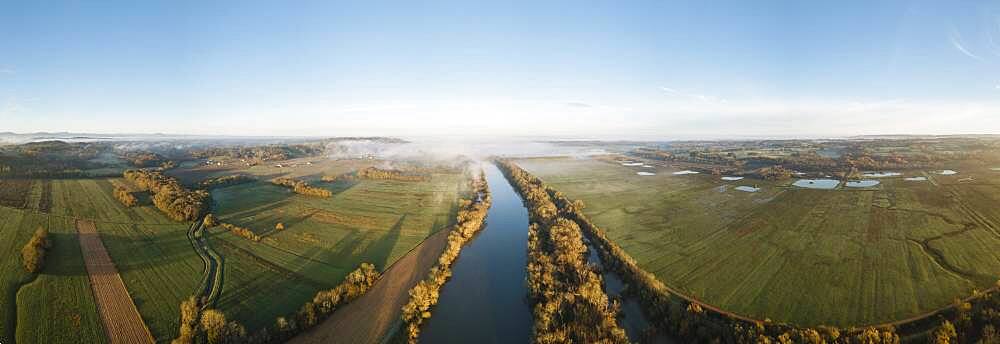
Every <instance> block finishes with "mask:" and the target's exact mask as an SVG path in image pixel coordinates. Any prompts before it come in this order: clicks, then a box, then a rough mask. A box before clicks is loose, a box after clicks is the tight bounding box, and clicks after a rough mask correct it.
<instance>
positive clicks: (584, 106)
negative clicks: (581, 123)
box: [566, 102, 594, 108]
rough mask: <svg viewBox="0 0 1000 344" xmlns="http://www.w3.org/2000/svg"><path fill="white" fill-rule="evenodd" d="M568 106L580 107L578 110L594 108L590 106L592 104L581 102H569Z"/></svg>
mask: <svg viewBox="0 0 1000 344" xmlns="http://www.w3.org/2000/svg"><path fill="white" fill-rule="evenodd" d="M566 106H569V107H578V108H592V107H594V106H593V105H590V104H587V103H581V102H569V103H566Z"/></svg>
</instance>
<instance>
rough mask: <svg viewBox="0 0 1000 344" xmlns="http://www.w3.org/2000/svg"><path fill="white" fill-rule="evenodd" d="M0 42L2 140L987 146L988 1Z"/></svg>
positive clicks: (229, 25) (17, 21)
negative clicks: (816, 141)
mask: <svg viewBox="0 0 1000 344" xmlns="http://www.w3.org/2000/svg"><path fill="white" fill-rule="evenodd" d="M0 42H3V44H2V48H0V49H2V50H3V51H5V52H7V53H6V54H0V129H2V130H3V131H14V132H36V131H69V132H94V133H109V132H135V133H155V132H162V133H171V134H210V135H297V136H299V135H306V136H310V135H311V136H331V135H335V136H351V135H397V136H399V135H428V136H433V135H444V134H456V133H460V134H463V135H470V136H476V135H492V136H510V135H528V136H530V135H537V136H560V137H594V138H623V137H636V138H650V139H654V138H655V139H661V138H725V137H730V136H765V137H791V136H808V137H829V136H847V135H862V134H982V133H993V132H997V131H998V130H1000V116H996V114H998V113H1000V111H998V110H1000V102H998V97H1000V76H998V75H1000V74H998V73H997V72H1000V44H998V43H997V42H1000V5H998V4H996V3H991V2H987V1H973V2H962V3H941V2H931V1H889V2H882V3H878V4H872V3H869V2H861V1H851V2H839V3H837V4H816V3H808V4H803V3H798V2H791V1H778V2H771V3H766V4H760V3H754V4H750V3H744V2H738V1H729V2H724V3H713V4H711V5H708V4H702V3H699V2H653V1H644V2H633V3H628V4H622V3H619V2H586V3H579V2H545V3H542V4H539V3H534V2H513V3H503V4H469V3H463V2H433V3H429V4H407V3H403V4H394V5H393V6H384V5H382V4H375V3H365V4H359V3H348V2H306V3H297V4H294V5H289V4H274V3H271V4H268V3H261V2H252V3H251V2H239V3H237V2H231V3H224V2H220V3H215V4H203V3H195V2H187V3H170V4H150V3H141V4H137V3H131V2H118V3H102V4H88V3H71V2H67V3H60V4H45V5H42V4H34V3H7V4H4V5H0ZM526 124H530V125H526Z"/></svg>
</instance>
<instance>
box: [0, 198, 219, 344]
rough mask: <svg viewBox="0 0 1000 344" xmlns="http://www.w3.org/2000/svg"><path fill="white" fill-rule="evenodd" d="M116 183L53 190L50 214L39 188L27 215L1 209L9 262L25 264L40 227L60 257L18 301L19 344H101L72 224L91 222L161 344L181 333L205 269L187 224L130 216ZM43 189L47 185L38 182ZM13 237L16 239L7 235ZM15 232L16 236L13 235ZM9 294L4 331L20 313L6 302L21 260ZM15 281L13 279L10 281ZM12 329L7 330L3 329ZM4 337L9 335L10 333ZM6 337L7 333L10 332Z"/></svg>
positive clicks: (146, 213)
mask: <svg viewBox="0 0 1000 344" xmlns="http://www.w3.org/2000/svg"><path fill="white" fill-rule="evenodd" d="M113 181H114V182H120V180H112V179H60V180H51V181H46V182H47V183H50V185H51V191H50V192H49V197H50V198H49V199H50V203H51V204H50V207H49V208H50V210H49V213H48V214H45V213H42V212H40V211H39V209H38V208H39V206H38V205H37V203H36V201H34V200H35V199H40V198H41V195H40V193H41V191H38V192H37V194H36V192H35V189H40V188H38V187H36V188H33V192H32V194H31V195H30V196H29V198H30V199H31V200H32V201H29V202H28V203H29V204H31V206H30V207H29V208H28V209H23V210H15V209H12V208H0V211H2V212H6V213H9V214H4V216H3V217H4V219H5V220H6V221H4V223H3V230H4V233H3V235H4V238H16V240H13V241H4V244H5V245H10V247H6V246H5V247H4V249H5V250H7V251H6V252H10V253H8V256H9V257H19V255H20V253H19V250H20V248H21V246H23V245H24V243H25V242H27V240H28V238H30V236H31V233H32V232H33V231H34V229H35V228H37V227H38V226H40V225H41V226H47V227H48V228H49V230H50V232H51V234H50V236H51V237H52V239H53V242H54V243H55V245H56V246H55V249H54V250H53V253H52V255H51V256H50V258H49V260H48V262H47V266H46V268H45V270H44V271H43V273H42V274H41V275H39V277H38V278H37V279H36V280H34V281H32V282H31V283H30V284H28V285H26V286H25V287H24V288H21V291H20V292H19V293H17V294H16V302H17V308H16V312H17V315H16V317H17V318H16V319H17V325H18V326H17V336H18V338H19V340H18V342H35V341H38V342H75V341H77V340H78V339H81V338H82V339H85V340H83V341H85V342H102V341H103V340H104V334H103V330H102V327H101V324H100V320H99V318H98V317H97V314H96V308H95V305H94V301H93V296H92V293H91V291H90V286H89V282H88V279H87V275H86V270H85V269H84V267H83V260H82V257H81V256H80V248H79V244H78V242H77V239H76V230H75V228H74V227H73V220H72V219H73V218H74V217H79V218H87V219H92V220H94V222H95V223H96V224H97V227H98V230H99V232H100V233H101V239H102V240H103V241H104V244H105V246H106V247H107V249H108V251H109V253H110V254H111V256H112V259H114V261H115V263H116V265H117V267H118V270H119V273H120V274H121V277H122V280H123V281H124V282H125V285H126V287H127V288H128V290H129V293H130V295H131V296H132V298H133V300H134V301H135V303H136V306H137V307H138V308H139V312H140V313H141V315H142V317H143V320H145V322H146V324H147V326H149V328H150V331H151V332H152V334H153V336H154V337H156V338H157V340H159V341H161V342H166V341H169V340H170V339H171V338H172V337H173V336H174V335H176V331H177V326H178V325H177V314H178V309H179V304H180V302H181V300H183V299H184V298H186V297H188V296H190V295H191V294H193V293H194V292H195V290H196V289H197V285H198V283H199V282H200V281H201V274H202V262H201V260H200V259H199V258H198V256H197V255H196V254H195V253H194V251H193V250H192V249H191V246H190V244H189V243H188V241H187V237H186V236H185V232H186V231H187V227H188V226H187V224H184V223H176V222H173V221H171V220H170V219H167V218H166V217H165V216H163V215H162V214H161V213H160V212H159V211H158V210H157V209H155V208H153V207H152V206H141V207H135V208H125V207H123V206H121V204H119V203H118V201H117V200H115V199H114V197H113V196H112V193H111V192H112V189H113V186H112V182H113ZM35 184H36V185H41V184H42V182H40V181H38V182H35ZM8 231H10V234H8ZM15 231H16V233H14V232H15ZM3 269H4V273H3V276H4V278H5V279H6V281H5V285H6V286H7V287H6V288H8V292H7V293H5V294H4V299H3V301H2V302H3V305H4V309H6V310H7V313H5V321H4V324H13V322H12V321H13V320H12V318H13V315H12V314H11V313H10V312H12V311H14V310H15V308H14V307H13V305H9V304H8V302H11V301H10V300H12V299H13V297H14V296H15V294H14V293H15V292H17V290H16V289H10V288H15V287H16V286H17V285H19V284H20V283H22V282H23V281H24V279H25V278H26V277H27V275H26V274H24V273H23V272H22V271H23V269H22V268H21V266H20V259H19V258H15V259H9V260H8V261H5V262H4V266H3ZM8 276H9V277H8ZM5 326H8V325H5ZM5 329H6V327H5ZM4 333H7V332H4Z"/></svg>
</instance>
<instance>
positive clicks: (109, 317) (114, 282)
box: [76, 220, 154, 344]
mask: <svg viewBox="0 0 1000 344" xmlns="http://www.w3.org/2000/svg"><path fill="white" fill-rule="evenodd" d="M76 230H77V232H78V234H79V236H80V249H81V250H82V251H83V260H84V264H85V265H86V267H87V275H88V276H89V278H90V287H91V289H92V290H93V292H94V301H95V303H96V304H97V311H98V313H99V314H100V316H101V322H103V323H104V333H105V334H106V335H107V337H108V342H110V343H112V344H117V343H130V344H131V343H150V344H151V343H154V340H153V335H152V334H150V333H149V328H148V327H146V323H144V322H143V321H142V316H141V315H139V310H138V309H136V308H135V303H134V302H132V297H131V296H129V294H128V290H127V289H125V283H124V282H122V278H121V276H120V275H118V269H117V268H115V263H114V262H113V261H112V260H111V256H110V255H108V251H107V249H105V247H104V243H103V242H102V241H101V236H100V234H98V233H97V227H96V226H95V225H94V223H93V222H91V221H89V220H77V221H76Z"/></svg>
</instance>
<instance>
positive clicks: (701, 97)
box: [660, 86, 727, 103]
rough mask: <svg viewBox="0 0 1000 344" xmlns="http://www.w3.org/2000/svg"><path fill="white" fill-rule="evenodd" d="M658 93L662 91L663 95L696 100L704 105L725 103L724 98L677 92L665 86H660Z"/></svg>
mask: <svg viewBox="0 0 1000 344" xmlns="http://www.w3.org/2000/svg"><path fill="white" fill-rule="evenodd" d="M660 91H663V92H664V93H666V94H668V95H671V96H674V97H678V98H686V99H692V100H697V101H700V102H704V103H726V102H727V101H726V99H724V98H719V97H716V96H711V95H706V94H699V93H689V92H684V91H679V90H677V89H675V88H670V87H666V86H660Z"/></svg>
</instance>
